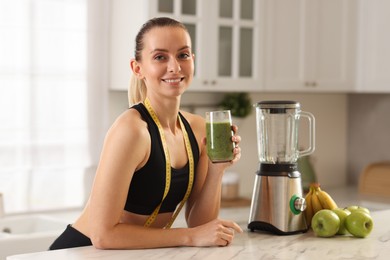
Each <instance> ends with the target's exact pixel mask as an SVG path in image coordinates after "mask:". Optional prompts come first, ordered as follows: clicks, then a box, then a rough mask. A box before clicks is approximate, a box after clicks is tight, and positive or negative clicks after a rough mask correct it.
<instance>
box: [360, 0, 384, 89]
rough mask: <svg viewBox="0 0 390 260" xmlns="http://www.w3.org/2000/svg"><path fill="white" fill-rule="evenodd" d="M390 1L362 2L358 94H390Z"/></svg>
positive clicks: (368, 0) (365, 0)
mask: <svg viewBox="0 0 390 260" xmlns="http://www.w3.org/2000/svg"><path fill="white" fill-rule="evenodd" d="M389 10H390V1H388V0H360V1H359V13H358V17H359V19H358V21H359V22H358V42H359V45H358V57H359V58H358V63H357V64H358V66H357V73H356V75H357V84H356V92H373V93H375V92H383V93H390V48H389V46H390V33H389V27H390V15H389Z"/></svg>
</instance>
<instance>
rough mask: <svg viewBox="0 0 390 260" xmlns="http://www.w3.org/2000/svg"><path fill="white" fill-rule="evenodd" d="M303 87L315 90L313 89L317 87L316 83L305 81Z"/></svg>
mask: <svg viewBox="0 0 390 260" xmlns="http://www.w3.org/2000/svg"><path fill="white" fill-rule="evenodd" d="M305 87H308V88H315V87H317V82H315V81H306V82H305Z"/></svg>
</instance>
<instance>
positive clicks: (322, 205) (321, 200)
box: [305, 183, 337, 226]
mask: <svg viewBox="0 0 390 260" xmlns="http://www.w3.org/2000/svg"><path fill="white" fill-rule="evenodd" d="M305 200H306V210H305V216H306V222H307V223H308V225H309V226H310V223H311V219H312V218H313V216H314V214H316V213H317V212H318V211H320V210H321V209H331V210H332V209H335V208H337V204H336V202H335V201H334V200H333V199H332V197H331V196H330V195H329V194H328V193H327V192H326V191H323V190H322V189H321V188H320V185H319V184H318V183H312V184H311V185H310V190H309V192H308V193H307V194H306V197H305Z"/></svg>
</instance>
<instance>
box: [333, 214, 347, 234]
mask: <svg viewBox="0 0 390 260" xmlns="http://www.w3.org/2000/svg"><path fill="white" fill-rule="evenodd" d="M332 211H333V212H334V213H336V214H337V216H338V217H339V219H340V227H339V230H338V231H337V235H346V234H347V233H348V230H347V229H346V228H345V219H346V218H347V216H348V215H349V214H351V211H349V210H347V209H342V208H335V209H333V210H332Z"/></svg>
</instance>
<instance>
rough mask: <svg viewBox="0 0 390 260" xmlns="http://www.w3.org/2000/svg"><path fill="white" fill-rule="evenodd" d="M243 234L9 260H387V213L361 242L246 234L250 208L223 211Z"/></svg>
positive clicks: (389, 238)
mask: <svg viewBox="0 0 390 260" xmlns="http://www.w3.org/2000/svg"><path fill="white" fill-rule="evenodd" d="M226 216H229V218H230V219H233V220H235V221H237V222H238V223H239V224H240V225H241V226H242V227H243V229H244V230H245V231H244V233H242V234H236V237H235V239H234V241H233V243H232V244H231V245H229V246H228V247H210V248H200V247H176V248H163V249H146V250H98V249H95V248H94V247H92V246H88V247H80V248H73V249H64V250H54V251H46V252H38V253H31V254H23V255H16V256H10V257H8V258H7V259H8V260H25V259H29V260H34V259H39V260H46V259H50V260H51V259H56V260H61V259H76V260H77V259H80V260H81V259H83V260H84V259H110V260H117V259H118V260H119V259H159V260H161V259H202V260H204V259H310V260H313V259H386V260H387V259H390V225H389V220H390V210H379V211H374V212H372V217H373V219H374V229H373V231H372V233H371V234H370V235H369V236H368V237H366V238H364V239H362V238H354V237H352V236H337V237H333V238H318V237H315V235H314V233H313V232H312V231H309V232H307V233H304V234H298V235H289V236H276V235H272V234H269V233H264V232H250V231H248V230H247V218H248V216H249V208H247V207H245V208H234V209H222V210H221V217H222V218H224V217H226Z"/></svg>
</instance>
